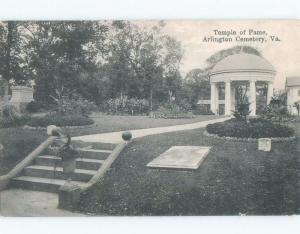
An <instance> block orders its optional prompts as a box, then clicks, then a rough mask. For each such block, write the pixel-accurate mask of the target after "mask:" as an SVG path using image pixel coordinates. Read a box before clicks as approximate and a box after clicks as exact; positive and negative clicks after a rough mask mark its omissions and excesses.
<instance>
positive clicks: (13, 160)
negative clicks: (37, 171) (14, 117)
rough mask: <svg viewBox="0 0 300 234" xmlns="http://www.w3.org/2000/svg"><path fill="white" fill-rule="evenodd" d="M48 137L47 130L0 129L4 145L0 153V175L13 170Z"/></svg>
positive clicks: (1, 140)
mask: <svg viewBox="0 0 300 234" xmlns="http://www.w3.org/2000/svg"><path fill="white" fill-rule="evenodd" d="M46 138H47V134H46V131H32V130H25V129H22V128H2V129H0V143H1V144H2V145H3V146H4V150H3V152H2V153H0V154H1V157H0V175H3V174H6V173H7V172H8V171H9V170H11V169H12V168H13V167H14V166H15V165H16V164H17V163H18V162H20V161H21V160H22V159H23V158H24V157H25V156H26V155H27V154H28V153H30V152H31V151H32V150H34V149H35V148H36V147H37V146H38V145H39V144H40V143H42V141H44V140H45V139H46Z"/></svg>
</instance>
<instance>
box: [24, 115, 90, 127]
mask: <svg viewBox="0 0 300 234" xmlns="http://www.w3.org/2000/svg"><path fill="white" fill-rule="evenodd" d="M93 123H94V121H93V120H92V119H89V118H87V117H85V116H79V115H58V114H49V115H46V116H43V117H34V118H32V119H31V120H30V121H28V122H27V125H29V126H31V127H47V126H49V125H56V126H59V127H64V126H84V125H91V124H93Z"/></svg>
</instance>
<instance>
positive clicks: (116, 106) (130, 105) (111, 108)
mask: <svg viewBox="0 0 300 234" xmlns="http://www.w3.org/2000/svg"><path fill="white" fill-rule="evenodd" d="M149 107H150V105H149V102H148V100H146V99H136V98H131V99H127V98H114V99H109V100H107V101H106V102H105V103H104V106H103V110H104V111H105V112H107V113H109V114H130V115H136V114H146V113H148V111H149Z"/></svg>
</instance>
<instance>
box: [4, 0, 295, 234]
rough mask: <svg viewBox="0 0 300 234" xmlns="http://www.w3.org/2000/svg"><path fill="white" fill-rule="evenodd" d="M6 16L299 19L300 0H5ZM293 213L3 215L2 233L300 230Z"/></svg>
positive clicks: (231, 233)
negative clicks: (244, 215) (8, 216)
mask: <svg viewBox="0 0 300 234" xmlns="http://www.w3.org/2000/svg"><path fill="white" fill-rule="evenodd" d="M0 18H1V19H2V20H8V19H10V20H20V19H21V20H29V19H30V20H32V19H34V20H38V19H40V20H41V19H51V20H70V19H72V20H75V19H299V18H300V4H299V0H284V1H282V0H244V1H243V0H226V1H224V0H208V1H201V0H181V1H180V0H148V1H147V0H107V1H101V0H47V1H46V0H19V1H18V0H6V1H4V0H0ZM299 227H300V219H299V217H296V216H290V217H286V216H285V217H139V218H137V217H135V218H130V217H124V218H113V217H105V218H104V217H103V218H30V219H29V218H0V233H1V234H2V233H3V234H6V233H12V234H14V233H16V234H33V233H43V234H48V233H49V234H54V233H55V234H58V233H72V234H77V233H78V234H88V233H118V234H119V233H122V234H125V233H128V234H141V233H143V234H147V233H172V234H177V233H178V234H185V233H222V234H226V233H228V234H239V233H243V234H248V233H249V234H250V233H251V234H252V233H263V234H277V233H278V234H279V233H280V234H281V233H289V234H293V233H299V230H300V228H299Z"/></svg>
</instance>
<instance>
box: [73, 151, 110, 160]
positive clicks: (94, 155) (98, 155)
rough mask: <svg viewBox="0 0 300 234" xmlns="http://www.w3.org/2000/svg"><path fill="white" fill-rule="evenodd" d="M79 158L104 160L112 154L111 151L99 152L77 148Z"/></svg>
mask: <svg viewBox="0 0 300 234" xmlns="http://www.w3.org/2000/svg"><path fill="white" fill-rule="evenodd" d="M77 150H78V151H79V155H80V158H89V159H99V160H105V159H107V157H108V156H109V155H110V154H111V153H112V150H99V149H89V148H77Z"/></svg>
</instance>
